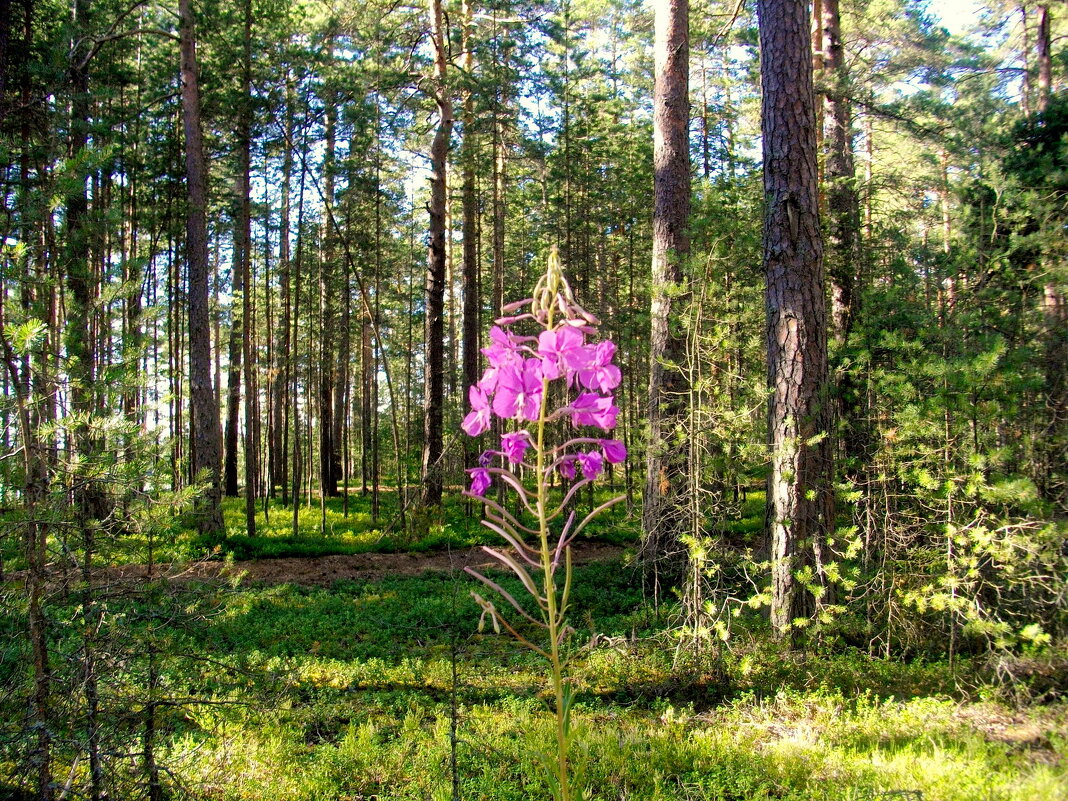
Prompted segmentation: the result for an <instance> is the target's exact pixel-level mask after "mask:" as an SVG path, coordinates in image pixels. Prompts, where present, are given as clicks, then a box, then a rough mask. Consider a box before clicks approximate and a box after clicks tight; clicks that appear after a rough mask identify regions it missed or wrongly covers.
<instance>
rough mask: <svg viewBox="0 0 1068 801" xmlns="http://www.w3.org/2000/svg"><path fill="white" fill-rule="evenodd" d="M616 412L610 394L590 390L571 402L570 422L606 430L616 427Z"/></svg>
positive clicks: (617, 412)
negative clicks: (600, 393)
mask: <svg viewBox="0 0 1068 801" xmlns="http://www.w3.org/2000/svg"><path fill="white" fill-rule="evenodd" d="M494 411H496V406H494ZM618 414H619V408H618V407H616V406H615V405H614V404H613V403H612V396H611V395H609V396H608V397H606V398H602V397H601V396H600V395H595V394H594V393H592V392H583V393H582V394H581V395H579V396H578V398H576V399H575V401H574V403H572V404H571V422H572V423H574V424H575V425H576V426H597V427H598V428H603V429H604V430H605V431H608V430H610V429H613V428H615V427H616V416H617V415H618Z"/></svg>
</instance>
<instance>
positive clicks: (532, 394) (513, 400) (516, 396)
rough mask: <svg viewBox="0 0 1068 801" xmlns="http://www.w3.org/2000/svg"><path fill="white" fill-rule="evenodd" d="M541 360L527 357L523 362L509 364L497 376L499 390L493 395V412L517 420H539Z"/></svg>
mask: <svg viewBox="0 0 1068 801" xmlns="http://www.w3.org/2000/svg"><path fill="white" fill-rule="evenodd" d="M539 367H540V364H539V360H538V359H526V360H523V361H522V364H519V365H517V364H509V365H505V366H504V367H502V368H501V370H500V373H499V374H498V376H497V392H496V394H495V395H494V396H493V413H494V414H495V415H497V416H498V417H505V418H515V419H517V420H537V419H538V412H539V411H540V410H541V389H542V386H541V378H540V377H539V375H538V373H539Z"/></svg>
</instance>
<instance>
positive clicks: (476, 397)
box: [460, 386, 490, 437]
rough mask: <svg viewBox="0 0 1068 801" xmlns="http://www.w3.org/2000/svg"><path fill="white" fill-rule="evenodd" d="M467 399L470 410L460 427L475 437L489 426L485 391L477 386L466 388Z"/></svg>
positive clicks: (488, 405) (487, 401) (488, 409)
mask: <svg viewBox="0 0 1068 801" xmlns="http://www.w3.org/2000/svg"><path fill="white" fill-rule="evenodd" d="M467 399H468V400H469V401H471V411H470V412H469V413H468V415H467V417H465V418H464V421H463V422H462V423H460V427H461V428H462V429H463V430H464V431H466V432H467V435H468V436H471V437H477V436H478V435H479V434H481V433H482V432H484V431H488V430H489V427H490V404H489V399H488V398H487V397H486V393H485V392H484V391H483V390H482V389H480V388H479V387H477V386H473V387H471V388H470V389H468V390H467Z"/></svg>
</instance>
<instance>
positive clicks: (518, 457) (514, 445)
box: [501, 431, 530, 464]
mask: <svg viewBox="0 0 1068 801" xmlns="http://www.w3.org/2000/svg"><path fill="white" fill-rule="evenodd" d="M529 447H530V436H529V435H528V434H527V432H526V431H516V432H514V433H510V434H505V435H504V436H503V437H501V451H503V452H504V455H505V456H507V457H508V461H509V462H511V463H512V464H518V463H519V462H521V461H523V454H524V453H526V450H527V448H529Z"/></svg>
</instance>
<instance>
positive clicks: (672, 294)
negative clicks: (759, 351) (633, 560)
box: [642, 0, 690, 559]
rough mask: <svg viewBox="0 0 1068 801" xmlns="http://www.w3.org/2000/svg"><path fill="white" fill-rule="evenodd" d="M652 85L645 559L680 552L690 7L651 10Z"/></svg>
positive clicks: (682, 0)
mask: <svg viewBox="0 0 1068 801" xmlns="http://www.w3.org/2000/svg"><path fill="white" fill-rule="evenodd" d="M655 37H656V38H655V46H654V57H655V66H656V78H655V84H654V87H653V167H654V178H653V194H654V201H653V204H654V205H653V266H652V298H651V303H650V318H651V325H650V332H649V408H648V416H649V446H648V451H647V455H646V483H645V497H644V499H643V507H642V509H643V511H642V531H643V536H644V549H645V552H646V554H647V557H648V558H651V559H659V558H663V557H665V556H668V555H669V554H671V553H672V552H674V551H676V550H677V548H678V538H679V536H680V535H681V534H682V533H683V532H684V530H685V526H686V498H687V490H688V486H689V459H688V452H687V445H686V442H687V438H686V437H685V436H680V427H681V426H683V425H684V423H685V414H686V401H687V399H686V385H687V381H686V376H685V374H684V373H683V365H684V363H685V357H686V349H685V342H684V340H683V339H682V337H681V335H680V334H679V332H677V331H672V330H671V325H670V323H671V320H672V306H673V304H675V303H681V302H682V299H681V298H680V297H679V288H680V285H681V284H682V282H683V273H682V263H683V261H684V260H685V258H686V256H687V254H688V253H689V250H690V241H689V235H688V233H687V225H688V222H689V216H690V151H689V121H690V120H689V112H690V103H689V3H688V0H659V2H657V3H656V6H655Z"/></svg>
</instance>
